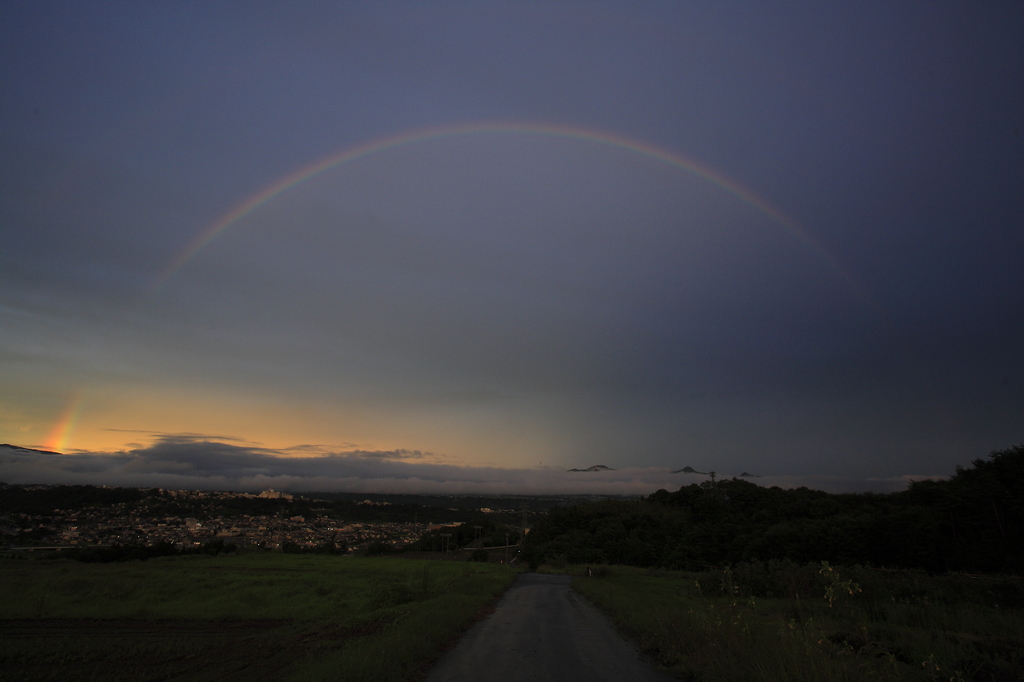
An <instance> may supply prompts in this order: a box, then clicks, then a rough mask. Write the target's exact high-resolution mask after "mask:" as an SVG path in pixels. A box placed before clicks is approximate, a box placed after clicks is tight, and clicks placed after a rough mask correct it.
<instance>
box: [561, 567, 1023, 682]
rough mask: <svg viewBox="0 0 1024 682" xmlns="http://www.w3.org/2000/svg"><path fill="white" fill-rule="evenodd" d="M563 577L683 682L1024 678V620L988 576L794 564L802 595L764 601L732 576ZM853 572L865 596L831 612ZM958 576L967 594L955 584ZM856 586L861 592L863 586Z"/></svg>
mask: <svg viewBox="0 0 1024 682" xmlns="http://www.w3.org/2000/svg"><path fill="white" fill-rule="evenodd" d="M563 570H565V571H566V572H569V573H573V574H575V575H576V576H577V577H576V578H574V580H573V587H574V588H575V589H576V590H577V591H579V592H580V593H581V594H583V595H584V596H586V597H587V598H588V599H590V600H591V601H593V602H594V603H596V604H597V605H598V606H599V607H601V608H602V609H603V610H605V612H606V613H608V614H609V615H610V616H611V617H612V618H613V620H615V621H616V622H617V624H618V625H619V626H620V628H621V629H623V630H624V631H625V633H626V634H628V635H629V636H631V637H632V638H633V639H635V640H636V641H637V642H638V643H639V644H640V645H641V647H643V648H644V649H645V650H647V651H648V652H650V653H651V654H653V655H654V656H655V657H656V659H657V660H658V661H659V663H660V664H661V665H662V666H664V667H665V668H666V669H667V670H669V671H670V672H672V673H674V674H676V675H678V676H679V677H681V678H682V679H686V680H709V681H710V680H716V681H723V682H725V681H736V682H740V681H742V682H750V681H752V680H763V681H776V680H777V681H779V682H798V681H804V680H806V681H807V682H812V681H815V682H818V681H824V680H837V681H839V680H842V681H846V680H850V681H853V680H892V681H896V680H900V681H903V680H906V681H915V680H921V681H927V682H938V681H940V680H941V681H942V682H946V681H953V682H968V681H977V682H982V681H984V682H993V681H995V682H1011V681H1014V682H1016V681H1019V680H1022V679H1024V613H1022V611H1021V609H1020V608H1019V607H1007V606H1006V605H1005V604H1001V605H997V604H996V603H994V602H992V601H991V599H990V598H989V597H991V594H992V593H993V590H996V592H998V588H999V586H998V585H995V587H993V585H982V584H981V582H983V579H977V578H972V577H969V576H959V577H944V578H929V577H928V576H922V575H913V576H908V575H901V574H898V575H885V574H880V573H877V572H874V573H870V574H869V573H868V572H866V569H856V570H853V569H850V570H849V571H846V570H844V569H835V570H834V571H833V572H831V573H830V572H827V571H826V572H825V574H824V575H823V574H821V573H820V572H819V571H820V567H796V566H795V565H792V564H790V565H789V566H788V567H783V568H782V569H780V571H781V572H785V571H789V572H790V573H791V575H776V576H772V577H774V578H775V579H776V582H777V583H782V584H785V583H790V584H792V585H794V586H797V585H799V586H800V587H802V590H803V591H802V592H794V593H793V594H791V595H788V596H785V595H781V594H777V595H775V596H773V597H765V596H757V595H756V593H757V590H756V589H752V585H754V582H753V581H751V582H747V583H745V582H744V580H741V579H739V578H738V577H737V575H736V573H734V572H733V571H731V570H728V571H717V572H708V573H685V572H673V571H658V570H645V569H637V568H627V567H618V566H616V567H612V568H611V570H610V571H609V570H608V569H607V568H604V570H603V572H604V573H605V575H604V576H603V577H593V578H590V577H584V576H585V569H582V568H581V567H568V568H567V569H563ZM836 573H838V574H839V576H840V577H838V578H837V577H836ZM848 575H854V576H857V577H860V576H866V577H865V578H864V583H863V584H862V586H861V591H860V592H856V591H854V592H853V594H850V591H849V589H840V590H835V591H833V593H832V594H833V597H834V599H833V601H834V603H833V604H832V605H831V606H830V604H829V601H828V599H827V596H826V591H827V589H828V587H829V586H833V585H835V584H836V583H837V582H838V583H843V582H846V580H848V578H847V576H848ZM956 580H960V581H961V582H962V583H963V586H962V589H960V590H956V589H953V587H955V585H954V583H955V581H956ZM1008 580H1011V582H1012V579H1008ZM996 582H998V581H996ZM698 585H699V586H698ZM908 585H913V589H908ZM929 586H930V587H931V590H930V591H929V589H928V587H929ZM849 587H853V588H854V590H855V588H856V581H854V584H853V585H850V586H849ZM1010 588H1011V589H1010V590H1009V591H1010V592H1011V593H1012V592H1014V590H1015V589H1016V588H1014V587H1013V585H1012V584H1011V586H1010ZM872 592H874V594H872ZM1005 592H1006V590H1003V593H1005ZM762 594H763V592H762ZM796 594H799V596H800V598H799V599H796V598H795V597H796Z"/></svg>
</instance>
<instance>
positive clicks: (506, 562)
mask: <svg viewBox="0 0 1024 682" xmlns="http://www.w3.org/2000/svg"><path fill="white" fill-rule="evenodd" d="M505 565H506V566H508V533H505Z"/></svg>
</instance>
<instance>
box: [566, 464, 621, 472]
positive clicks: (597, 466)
mask: <svg viewBox="0 0 1024 682" xmlns="http://www.w3.org/2000/svg"><path fill="white" fill-rule="evenodd" d="M569 471H615V469H612V468H611V467H606V466H605V465H603V464H595V465H594V466H592V467H587V468H586V469H569Z"/></svg>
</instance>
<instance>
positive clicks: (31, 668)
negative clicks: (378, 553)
mask: <svg viewBox="0 0 1024 682" xmlns="http://www.w3.org/2000/svg"><path fill="white" fill-rule="evenodd" d="M514 577H515V573H514V572H513V571H510V570H509V569H508V568H507V567H503V566H496V565H491V564H479V563H473V564H470V563H457V562H438V561H432V562H425V561H406V560H400V559H393V558H350V557H349V558H346V557H317V556H294V555H281V554H250V555H241V556H229V557H216V558H209V557H170V558H165V559H153V560H150V561H145V562H134V563H125V564H81V563H74V562H69V561H46V560H23V561H17V560H0V600H2V602H0V603H3V604H4V608H3V610H2V613H0V635H2V636H0V669H2V670H4V675H3V677H4V679H5V680H12V681H13V680H50V679H54V680H56V679H60V680H92V679H96V680H122V679H123V680H147V679H181V680H186V679H187V680H202V679H210V680H214V679H217V680H230V679H236V678H237V679H246V680H260V679H296V680H318V679H331V680H345V679H358V680H404V679H411V678H413V677H415V676H416V675H417V674H418V671H421V670H422V669H423V668H424V666H426V665H427V664H428V663H429V661H430V660H432V659H433V658H434V657H435V656H436V655H437V652H438V650H439V647H440V646H441V645H443V644H444V643H445V642H447V641H450V640H452V639H453V638H454V637H456V636H457V635H458V634H459V633H460V632H461V631H462V629H464V628H465V627H467V626H468V624H470V623H471V622H472V620H473V618H474V616H475V615H476V614H478V613H479V612H480V611H481V609H482V608H484V607H485V606H486V605H487V604H488V603H489V602H491V601H492V600H493V599H494V598H495V597H497V596H498V595H500V594H501V593H502V592H503V591H504V590H505V589H506V588H507V587H508V585H509V584H511V581H512V579H513V578H514Z"/></svg>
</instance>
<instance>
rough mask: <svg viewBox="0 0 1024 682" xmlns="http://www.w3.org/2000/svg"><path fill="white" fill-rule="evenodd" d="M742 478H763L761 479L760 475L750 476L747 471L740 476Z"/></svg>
mask: <svg viewBox="0 0 1024 682" xmlns="http://www.w3.org/2000/svg"><path fill="white" fill-rule="evenodd" d="M740 478H761V477H760V476H759V475H757V474H749V473H747V472H746V471H744V472H743V473H742V474H740Z"/></svg>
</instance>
